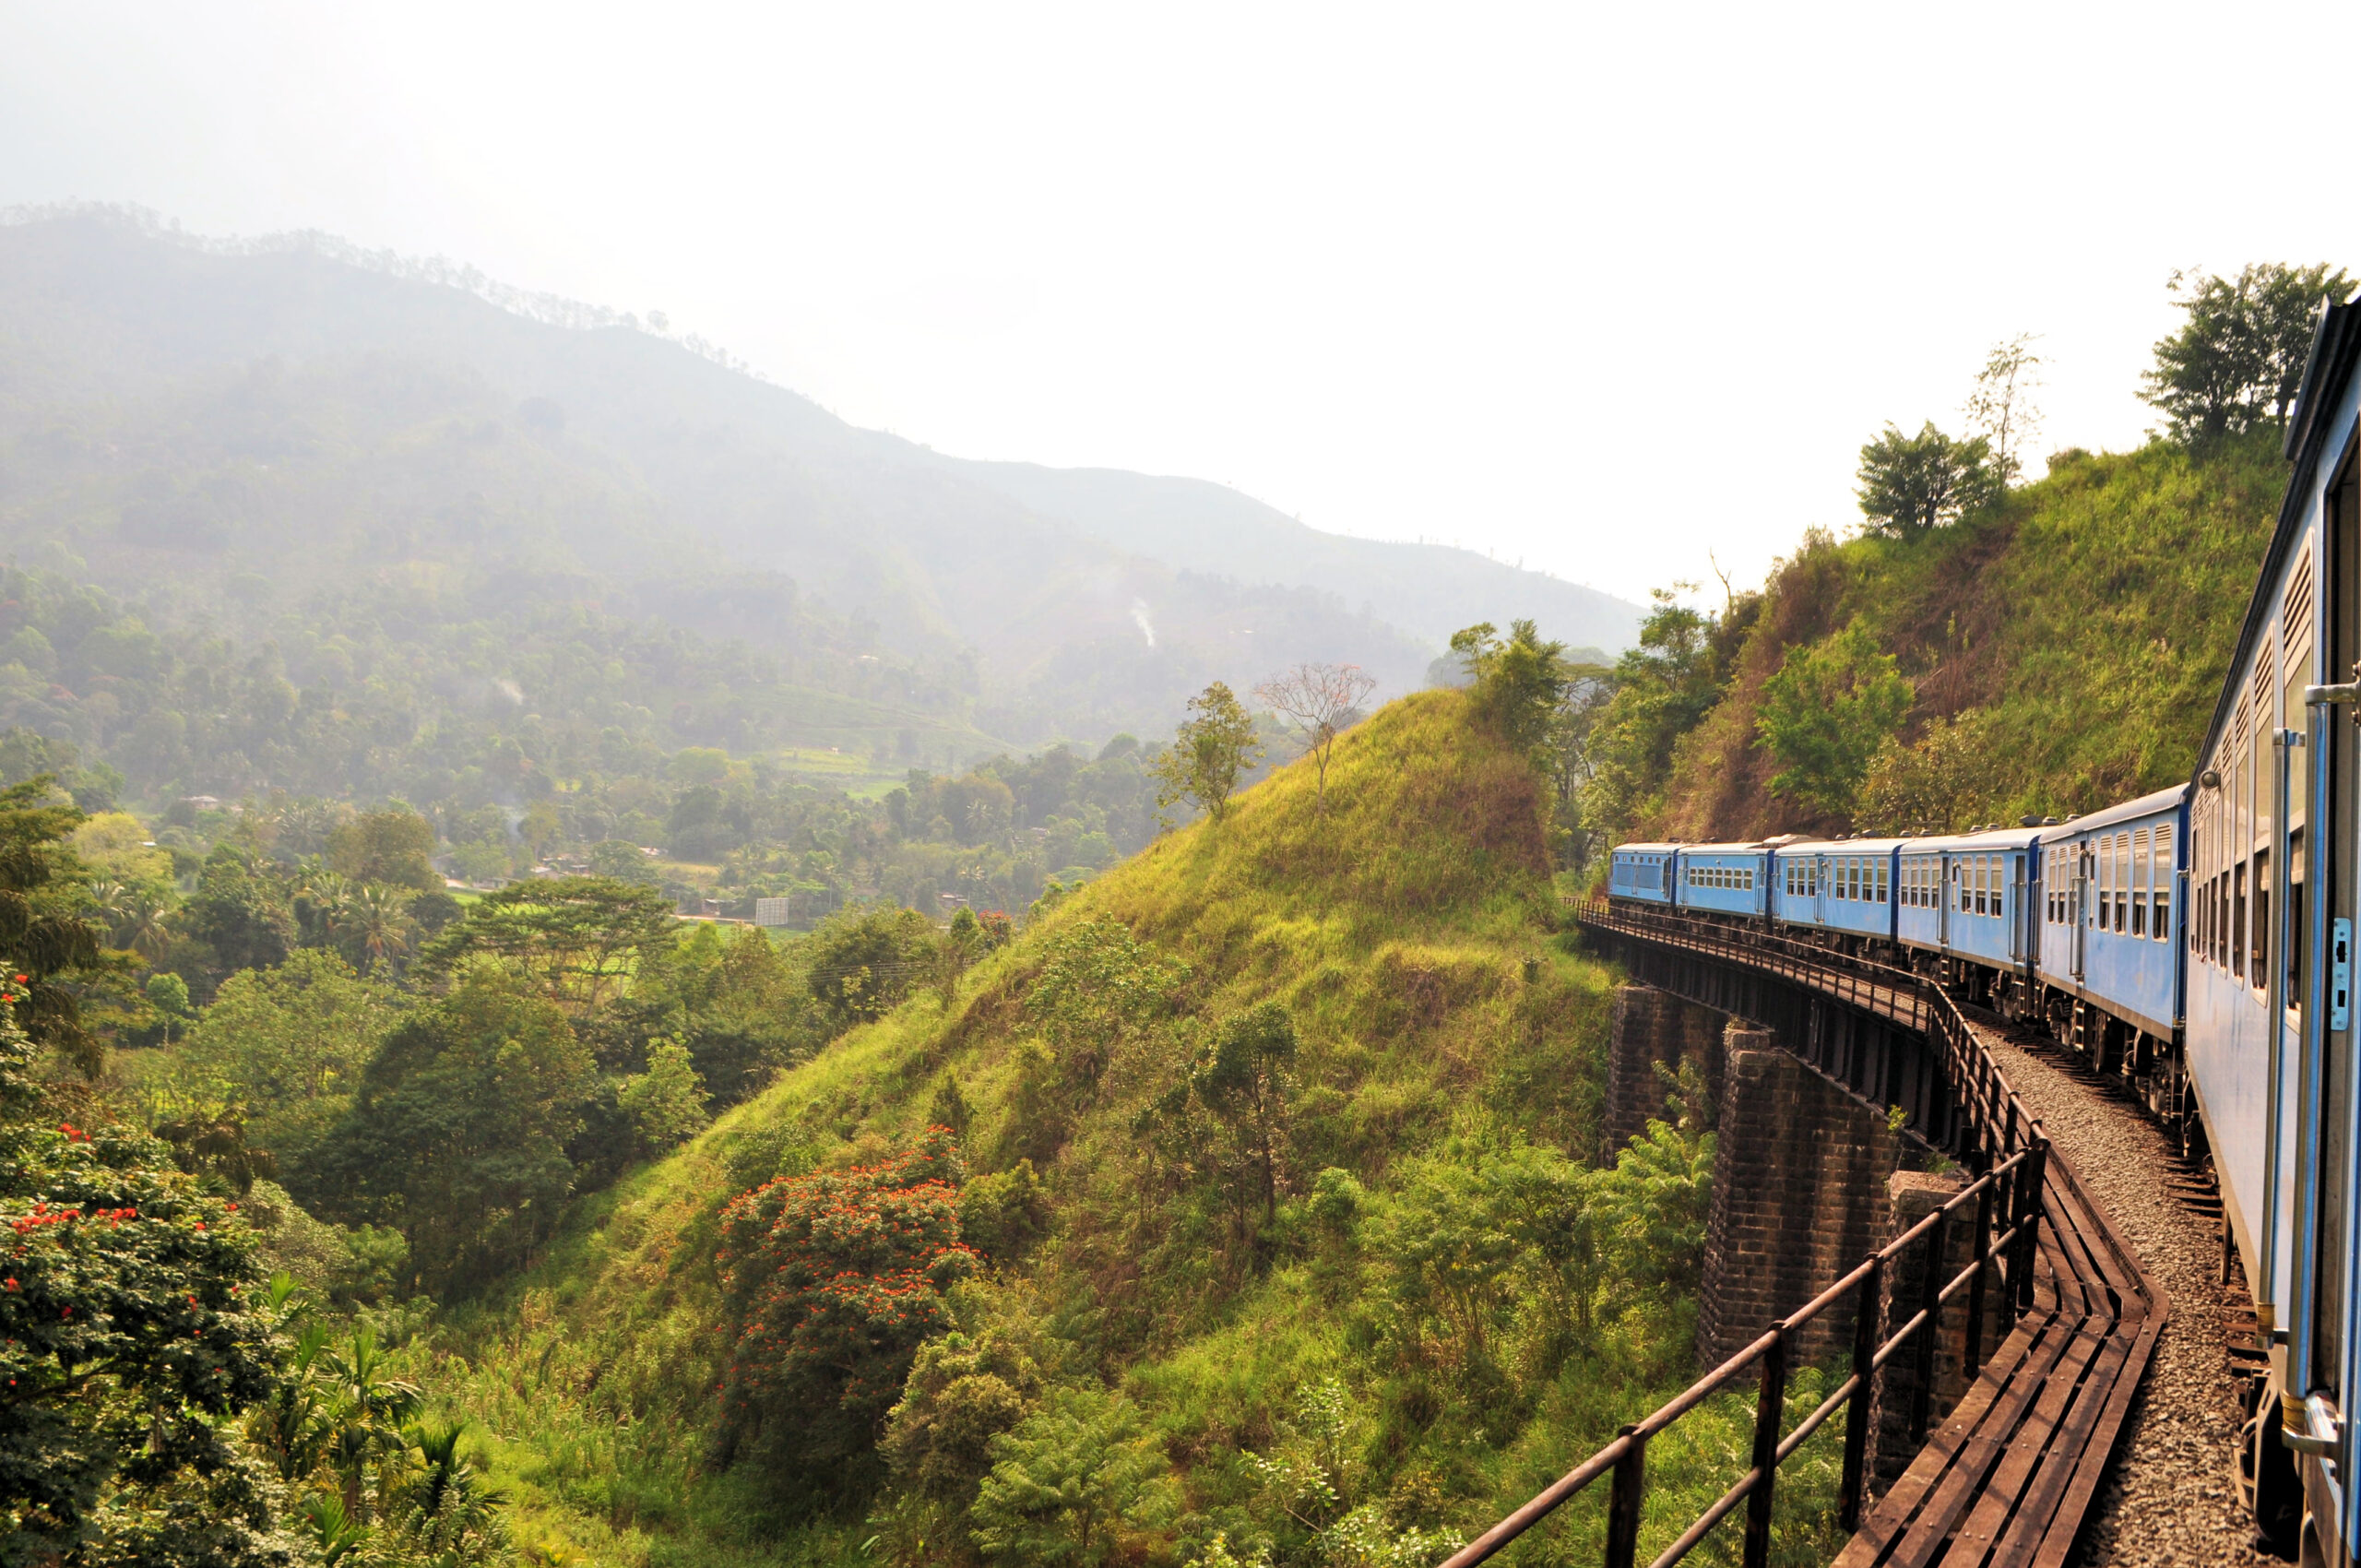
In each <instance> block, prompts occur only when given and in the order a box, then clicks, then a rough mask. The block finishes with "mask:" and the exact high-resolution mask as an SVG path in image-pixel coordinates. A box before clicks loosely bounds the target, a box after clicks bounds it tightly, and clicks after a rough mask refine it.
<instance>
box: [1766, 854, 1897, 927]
mask: <svg viewBox="0 0 2361 1568" xmlns="http://www.w3.org/2000/svg"><path fill="white" fill-rule="evenodd" d="M1901 846H1902V840H1901V839H1899V838H1818V839H1802V840H1796V841H1791V842H1789V843H1786V844H1783V845H1781V846H1780V847H1779V848H1778V849H1776V850H1774V852H1773V855H1772V860H1773V864H1774V870H1773V881H1774V912H1775V914H1776V916H1777V918H1778V919H1779V920H1781V921H1785V922H1786V923H1787V924H1790V925H1796V926H1802V927H1805V928H1808V929H1809V930H1811V931H1814V932H1820V933H1822V934H1825V935H1827V936H1830V937H1833V938H1835V939H1837V940H1838V941H1839V942H1840V943H1842V944H1845V945H1848V946H1859V945H1861V944H1865V943H1891V942H1892V940H1893V912H1894V902H1893V891H1894V882H1893V873H1894V856H1895V852H1896V851H1897V850H1898V849H1900V848H1901Z"/></svg>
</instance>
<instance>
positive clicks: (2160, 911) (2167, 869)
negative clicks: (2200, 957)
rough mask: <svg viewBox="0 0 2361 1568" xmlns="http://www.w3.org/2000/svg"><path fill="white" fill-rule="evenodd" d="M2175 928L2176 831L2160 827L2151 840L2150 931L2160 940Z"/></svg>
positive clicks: (2150, 934) (2149, 856) (2149, 870)
mask: <svg viewBox="0 0 2361 1568" xmlns="http://www.w3.org/2000/svg"><path fill="white" fill-rule="evenodd" d="M2172 930H2173V830H2172V829H2171V828H2169V827H2159V828H2157V829H2156V832H2155V836H2154V837H2152V838H2151V839H2149V841H2148V934H2149V936H2151V937H2152V938H2153V939H2154V940H2156V941H2158V942H2163V941H2165V940H2167V939H2168V938H2169V937H2170V936H2171V935H2172Z"/></svg>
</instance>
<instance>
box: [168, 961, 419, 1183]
mask: <svg viewBox="0 0 2361 1568" xmlns="http://www.w3.org/2000/svg"><path fill="white" fill-rule="evenodd" d="M402 1012H403V998H402V997H401V995H400V993H399V992H396V991H395V990H394V989H393V988H392V987H391V986H389V985H387V984H386V983H385V982H384V981H383V980H371V979H366V978H363V977H362V976H361V975H357V974H355V973H354V972H353V971H352V968H351V966H350V965H349V964H347V963H346V962H345V961H344V960H343V959H342V958H340V957H338V956H337V955H335V954H334V953H330V952H326V951H323V950H322V949H319V948H315V947H307V948H303V949H300V950H299V951H297V952H295V953H293V954H291V955H290V956H289V957H288V960H287V962H286V963H284V964H281V965H279V967H278V968H269V969H244V970H241V971H240V972H239V973H237V974H234V975H232V976H231V977H230V978H229V979H228V980H225V981H223V982H222V985H221V989H220V991H219V992H217V993H216V994H215V996H214V998H213V1004H212V1005H211V1006H210V1007H208V1008H207V1009H206V1010H205V1016H204V1017H203V1018H201V1019H200V1020H199V1021H198V1022H197V1025H196V1028H193V1029H192V1030H190V1031H189V1035H188V1039H187V1042H186V1044H185V1045H184V1047H183V1048H182V1051H181V1055H180V1061H179V1063H177V1065H176V1067H175V1069H174V1070H173V1071H172V1074H171V1075H170V1076H169V1078H168V1080H167V1082H168V1084H169V1085H170V1086H171V1087H173V1088H174V1089H176V1090H178V1091H180V1092H182V1093H184V1094H185V1095H189V1096H192V1097H206V1096H214V1097H219V1098H220V1099H235V1100H236V1101H237V1102H238V1103H239V1105H240V1106H241V1107H242V1109H243V1113H244V1116H245V1119H246V1132H247V1135H248V1136H249V1137H251V1138H252V1139H253V1140H254V1141H255V1143H256V1144H257V1145H258V1146H260V1147H263V1148H267V1149H269V1150H270V1151H271V1152H272V1153H273V1154H274V1155H275V1156H277V1157H278V1158H279V1160H280V1161H282V1162H283V1163H285V1164H286V1165H288V1166H291V1167H292V1166H295V1165H300V1164H301V1162H302V1161H303V1159H304V1158H306V1157H307V1156H308V1155H309V1154H310V1152H311V1151H312V1150H313V1149H314V1148H316V1147H317V1146H319V1143H320V1141H321V1140H322V1139H323V1138H325V1137H326V1135H327V1134H328V1131H329V1129H330V1128H332V1127H334V1126H335V1125H336V1123H337V1122H338V1119H339V1118H341V1117H342V1116H343V1114H344V1112H345V1111H346V1109H347V1108H348V1107H349V1106H350V1104H351V1100H352V1094H353V1091H354V1090H355V1089H357V1088H358V1087H360V1084H361V1075H362V1071H363V1070H364V1069H365V1068H366V1067H367V1066H368V1064H369V1059H370V1057H371V1056H372V1055H373V1054H374V1053H375V1051H376V1049H377V1046H378V1043H379V1041H381V1040H382V1039H384V1038H385V1036H386V1031H387V1030H388V1029H390V1028H393V1026H394V1025H395V1023H396V1022H397V1021H398V1020H399V1019H400V1017H401V1016H402Z"/></svg>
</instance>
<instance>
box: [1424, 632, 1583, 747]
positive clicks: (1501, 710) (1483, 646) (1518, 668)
mask: <svg viewBox="0 0 2361 1568" xmlns="http://www.w3.org/2000/svg"><path fill="white" fill-rule="evenodd" d="M1451 651H1452V652H1453V653H1454V654H1457V655H1458V656H1459V658H1460V659H1461V660H1462V661H1463V662H1464V663H1465V665H1466V667H1467V670H1468V672H1469V673H1470V674H1472V675H1474V676H1475V677H1476V687H1475V690H1476V710H1477V712H1478V713H1479V714H1481V715H1482V716H1483V717H1484V719H1485V720H1486V721H1487V722H1489V724H1490V725H1491V726H1492V727H1493V728H1494V729H1496V730H1498V731H1500V732H1501V735H1502V736H1504V737H1505V738H1506V739H1507V740H1508V742H1509V743H1510V744H1512V745H1515V746H1521V747H1527V748H1537V747H1538V746H1540V744H1541V743H1542V742H1543V741H1544V740H1545V739H1546V738H1547V737H1548V730H1549V716H1550V714H1551V713H1552V712H1553V711H1555V709H1556V708H1557V706H1558V698H1559V696H1560V694H1561V693H1562V692H1563V691H1564V689H1565V683H1566V645H1565V644H1563V643H1557V642H1544V641H1542V640H1541V634H1540V633H1539V632H1538V631H1537V630H1536V629H1535V627H1534V624H1533V623H1532V622H1530V621H1512V622H1510V623H1509V635H1508V636H1506V637H1502V636H1501V635H1500V634H1499V633H1498V632H1497V631H1495V630H1494V629H1493V626H1492V624H1491V623H1490V622H1489V621H1483V622H1478V623H1477V624H1475V625H1473V626H1467V627H1464V628H1462V629H1461V630H1459V631H1456V632H1453V634H1452V635H1451Z"/></svg>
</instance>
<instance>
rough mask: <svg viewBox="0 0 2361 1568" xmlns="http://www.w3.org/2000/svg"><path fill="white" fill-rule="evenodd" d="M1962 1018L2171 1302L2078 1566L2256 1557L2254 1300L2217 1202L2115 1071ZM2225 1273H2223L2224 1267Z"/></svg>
mask: <svg viewBox="0 0 2361 1568" xmlns="http://www.w3.org/2000/svg"><path fill="white" fill-rule="evenodd" d="M1967 1016H1968V1022H1969V1026H1970V1027H1971V1028H1974V1029H1975V1031H1976V1033H1977V1034H1978V1036H1979V1037H1980V1038H1981V1039H1982V1040H1983V1042H1984V1045H1985V1049H1986V1050H1987V1051H1989V1052H1990V1053H1991V1054H1992V1056H1993V1058H1994V1059H1995V1060H1996V1061H1998V1062H1999V1063H2001V1065H2002V1068H2003V1070H2004V1071H2006V1072H2007V1073H2008V1075H2009V1078H2010V1081H2011V1083H2012V1084H2014V1085H2015V1086H2016V1087H2017V1092H2018V1093H2019V1094H2020V1095H2021V1096H2022V1097H2023V1099H2024V1100H2025V1101H2026V1103H2027V1104H2028V1105H2029V1106H2031V1107H2032V1108H2033V1109H2034V1111H2035V1114H2037V1115H2039V1116H2040V1117H2041V1118H2042V1121H2043V1123H2044V1125H2045V1127H2046V1128H2047V1131H2048V1133H2049V1136H2050V1139H2051V1142H2052V1144H2053V1146H2055V1147H2056V1148H2057V1149H2058V1151H2059V1152H2060V1153H2061V1154H2063V1155H2064V1156H2065V1158H2067V1160H2068V1161H2069V1162H2070V1163H2071V1164H2072V1166H2073V1167H2074V1169H2075V1170H2077V1171H2078V1172H2079V1173H2080V1175H2081V1176H2082V1180H2083V1182H2084V1183H2085V1184H2086V1185H2087V1186H2088V1188H2089V1189H2090V1191H2091V1194H2092V1195H2093V1196H2094V1198H2095V1199H2096V1200H2097V1201H2098V1202H2099V1203H2101V1204H2103V1205H2104V1206H2106V1211H2107V1213H2108V1215H2109V1217H2110V1218H2112V1219H2113V1220H2114V1222H2115V1224H2116V1226H2117V1228H2118V1229H2119V1230H2120V1231H2121V1233H2122V1235H2123V1236H2124V1238H2125V1240H2126V1241H2128V1242H2130V1245H2131V1247H2132V1248H2133V1250H2134V1251H2135V1252H2136V1253H2138V1254H2139V1257H2140V1260H2141V1264H2142V1267H2143V1268H2145V1269H2146V1270H2147V1272H2148V1273H2149V1274H2151V1275H2152V1276H2153V1277H2154V1278H2155V1279H2156V1281H2157V1283H2158V1284H2159V1285H2160V1286H2161V1287H2162V1288H2163V1289H2164V1290H2165V1293H2166V1294H2167V1295H2168V1296H2169V1297H2170V1299H2171V1301H2172V1303H2173V1313H2172V1315H2171V1317H2170V1319H2169V1320H2168V1321H2167V1322H2166V1323H2165V1324H2164V1326H2163V1331H2162V1333H2161V1334H2160V1335H2159V1336H2158V1338H2157V1341H2156V1347H2155V1353H2154V1356H2153V1360H2152V1361H2151V1363H2150V1366H2149V1370H2148V1375H2147V1379H2146V1381H2145V1383H2144V1384H2142V1387H2141V1389H2140V1392H2139V1396H2138V1397H2137V1399H2136V1400H2134V1402H2133V1403H2132V1406H2131V1408H2130V1413H2129V1416H2128V1419H2127V1420H2126V1421H2125V1422H2124V1428H2123V1433H2122V1436H2121V1438H2120V1440H2119V1441H2118V1443H2117V1445H2116V1452H2115V1454H2114V1456H2113V1458H2114V1462H2113V1464H2112V1465H2111V1466H2110V1467H2108V1469H2107V1472H2106V1477H2105V1479H2104V1481H2103V1483H2102V1485H2101V1486H2100V1488H2099V1490H2098V1491H2097V1493H2096V1495H2095V1496H2094V1498H2093V1499H2092V1502H2091V1506H2090V1510H2089V1513H2088V1515H2087V1517H2086V1518H2085V1520H2084V1522H2083V1525H2082V1532H2081V1538H2080V1540H2079V1542H2078V1547H2077V1550H2076V1552H2075V1554H2074V1557H2073V1559H2072V1561H2074V1562H2079V1563H2083V1564H2087V1565H2088V1568H2148V1565H2151V1564H2154V1565H2158V1568H2161V1565H2163V1564H2167V1563H2170V1564H2196V1563H2226V1564H2234V1565H2243V1564H2262V1563H2267V1562H2277V1561H2278V1560H2277V1559H2276V1558H2273V1557H2270V1556H2266V1555H2264V1554H2262V1553H2260V1552H2258V1551H2256V1550H2254V1549H2253V1545H2252V1538H2253V1533H2254V1529H2253V1525H2252V1522H2251V1520H2250V1519H2249V1518H2248V1516H2247V1515H2246V1514H2245V1512H2244V1510H2243V1508H2242V1505H2241V1500H2240V1495H2239V1487H2238V1480H2237V1456H2238V1444H2239V1428H2240V1425H2241V1422H2242V1420H2243V1419H2244V1414H2245V1412H2244V1409H2243V1407H2242V1404H2241V1392H2242V1390H2243V1389H2244V1387H2245V1385H2246V1384H2247V1383H2248V1380H2250V1379H2252V1378H2253V1377H2254V1376H2256V1375H2257V1374H2258V1373H2259V1372H2260V1368H2261V1360H2262V1359H2261V1356H2260V1352H2258V1351H2256V1350H2254V1349H2253V1348H2252V1346H2253V1335H2254V1307H2253V1303H2252V1301H2251V1300H2250V1299H2249V1298H2248V1295H2247V1293H2246V1289H2245V1285H2244V1282H2243V1280H2242V1279H2240V1278H2239V1277H2238V1276H2237V1274H2236V1270H2235V1268H2231V1269H2226V1270H2225V1266H2224V1260H2225V1249H2224V1246H2223V1241H2222V1202H2221V1195H2220V1194H2219V1192H2218V1191H2217V1190H2216V1189H2215V1188H2214V1186H2213V1182H2212V1180H2211V1178H2210V1176H2209V1175H2208V1174H2207V1172H2206V1171H2205V1170H2204V1169H2203V1168H2202V1167H2199V1166H2192V1165H2190V1164H2189V1163H2188V1162H2187V1161H2184V1160H2183V1159H2181V1158H2180V1157H2179V1156H2178V1155H2177V1154H2176V1153H2175V1152H2174V1149H2173V1146H2172V1144H2171V1141H2170V1140H2169V1139H2168V1138H2167V1137H2166V1136H2165V1133H2164V1131H2163V1129H2162V1128H2161V1127H2159V1126H2158V1125H2157V1124H2156V1123H2155V1122H2154V1121H2153V1119H2152V1118H2151V1117H2150V1116H2149V1115H2148V1113H2147V1111H2146V1110H2145V1108H2144V1107H2142V1105H2141V1104H2140V1103H2139V1101H2138V1100H2137V1099H2134V1098H2133V1097H2132V1095H2131V1094H2130V1091H2129V1090H2128V1088H2127V1087H2126V1086H2125V1085H2124V1083H2123V1080H2122V1079H2120V1078H2119V1077H2116V1076H2114V1075H2106V1074H2101V1073H2098V1072H2095V1071H2094V1070H2093V1069H2092V1068H2091V1067H2090V1065H2089V1064H2088V1063H2087V1062H2086V1061H2085V1060H2084V1059H2083V1058H2082V1057H2081V1056H2080V1055H2078V1054H2077V1053H2075V1052H2074V1051H2070V1050H2068V1049H2067V1048H2065V1047H2063V1046H2060V1045H2058V1043H2056V1042H2055V1041H2054V1040H2052V1039H2050V1038H2049V1037H2048V1036H2047V1035H2046V1034H2042V1033H2040V1032H2038V1031H2036V1030H2034V1029H2031V1028H2024V1027H2022V1026H2018V1025H2014V1024H2011V1023H2008V1022H2005V1021H2004V1020H2002V1019H2001V1018H1999V1016H1996V1015H1993V1014H1990V1013H1985V1012H1981V1011H1978V1010H1969V1012H1968V1015H1967ZM2225 1275H2226V1277H2225Z"/></svg>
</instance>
